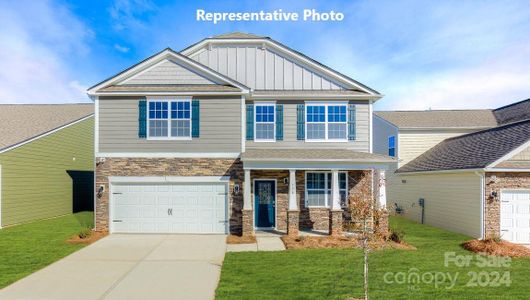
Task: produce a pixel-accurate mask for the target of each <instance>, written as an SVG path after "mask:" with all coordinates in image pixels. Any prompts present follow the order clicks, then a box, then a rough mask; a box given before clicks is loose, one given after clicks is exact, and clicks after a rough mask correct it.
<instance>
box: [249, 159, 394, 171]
mask: <svg viewBox="0 0 530 300" xmlns="http://www.w3.org/2000/svg"><path fill="white" fill-rule="evenodd" d="M390 164H393V163H369V162H366V163H355V162H348V161H346V162H345V161H337V162H304V161H298V162H289V161H285V162H282V161H276V162H264V161H261V162H252V161H244V162H243V169H252V170H255V169H263V170H286V169H296V170H301V171H319V170H331V169H340V170H344V171H348V170H370V169H378V170H379V169H381V170H388V169H389V165H390Z"/></svg>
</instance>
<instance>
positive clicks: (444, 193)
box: [388, 172, 481, 238]
mask: <svg viewBox="0 0 530 300" xmlns="http://www.w3.org/2000/svg"><path fill="white" fill-rule="evenodd" d="M394 180H395V182H394V183H392V184H394V188H393V189H392V194H391V193H388V201H389V202H391V203H392V204H393V203H397V204H398V205H399V206H400V207H401V208H403V210H404V216H405V217H407V218H409V219H412V220H414V221H416V222H421V207H420V206H419V205H418V200H419V199H420V198H423V199H425V219H424V222H425V224H428V225H432V226H435V227H440V228H444V229H447V230H450V231H454V232H459V233H463V234H466V235H469V236H472V237H475V238H479V237H480V235H481V223H480V210H481V199H480V197H481V184H480V177H479V176H478V175H476V174H475V173H472V172H469V173H452V174H449V173H443V174H419V175H401V174H399V175H398V176H395V177H394ZM402 180H405V181H406V183H402ZM398 181H399V182H398Z"/></svg>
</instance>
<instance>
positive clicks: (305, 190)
mask: <svg viewBox="0 0 530 300" xmlns="http://www.w3.org/2000/svg"><path fill="white" fill-rule="evenodd" d="M309 173H313V174H315V173H317V174H318V173H324V174H326V175H325V177H324V185H325V189H324V190H325V191H326V194H325V195H326V196H325V200H326V205H324V206H320V205H311V206H309V205H308V204H307V196H308V195H307V174H309ZM341 173H343V174H346V198H347V197H348V192H349V189H348V187H349V186H348V171H339V174H341ZM327 174H331V176H332V177H331V180H332V183H331V184H330V189H329V192H330V194H329V195H331V196H333V194H332V193H333V172H332V171H323V170H310V171H305V172H304V207H305V208H329V209H331V203H330V199H329V197H328V196H329V195H328V193H327V191H328V189H327V186H328V176H327ZM340 190H341V189H340V185H339V198H340ZM346 203H348V201H346ZM346 207H347V206H346ZM342 208H343V206H342V205H341V209H342Z"/></svg>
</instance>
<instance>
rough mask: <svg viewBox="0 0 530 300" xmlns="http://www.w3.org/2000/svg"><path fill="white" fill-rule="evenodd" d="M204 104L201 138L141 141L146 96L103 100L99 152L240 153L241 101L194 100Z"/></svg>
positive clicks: (220, 98)
mask: <svg viewBox="0 0 530 300" xmlns="http://www.w3.org/2000/svg"><path fill="white" fill-rule="evenodd" d="M193 99H197V100H199V103H200V114H199V115H200V122H199V123H200V137H198V138H193V139H191V140H149V139H140V138H138V101H140V100H145V97H100V98H99V152H103V153H113V152H114V153H115V152H118V153H127V152H133V153H157V152H161V153H171V152H173V153H175V152H179V153H182V152H189V153H194V152H201V153H204V152H230V153H235V152H240V151H241V98H235V97H221V96H218V97H210V96H201V97H194V98H193Z"/></svg>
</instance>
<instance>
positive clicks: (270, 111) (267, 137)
mask: <svg viewBox="0 0 530 300" xmlns="http://www.w3.org/2000/svg"><path fill="white" fill-rule="evenodd" d="M254 111H255V114H256V115H255V120H256V122H255V132H256V135H255V140H256V141H274V140H275V121H276V120H275V115H274V111H275V105H274V103H264V104H256V105H255V107H254Z"/></svg>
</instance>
